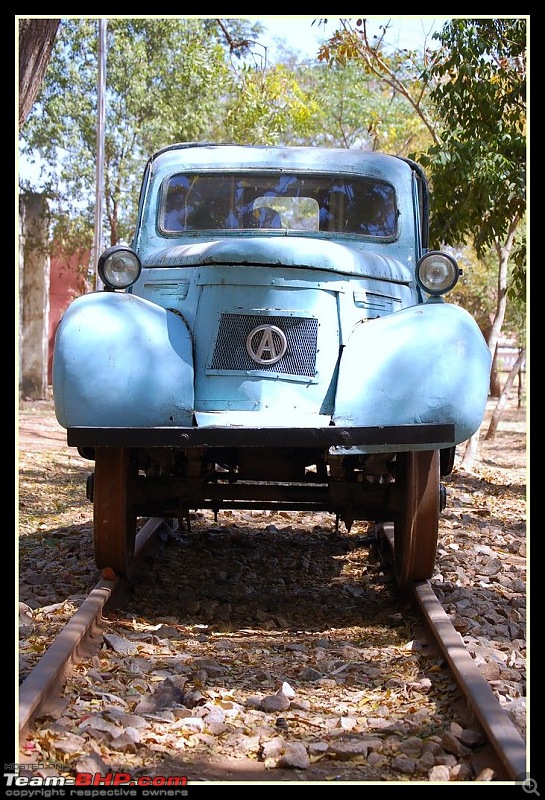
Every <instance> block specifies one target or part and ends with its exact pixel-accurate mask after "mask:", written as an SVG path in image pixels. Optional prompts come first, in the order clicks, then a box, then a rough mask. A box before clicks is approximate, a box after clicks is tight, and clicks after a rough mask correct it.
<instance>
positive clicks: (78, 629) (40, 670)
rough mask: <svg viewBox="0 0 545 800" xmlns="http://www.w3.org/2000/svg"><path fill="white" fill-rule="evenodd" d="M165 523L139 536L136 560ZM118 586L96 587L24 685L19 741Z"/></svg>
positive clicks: (155, 522) (152, 524)
mask: <svg viewBox="0 0 545 800" xmlns="http://www.w3.org/2000/svg"><path fill="white" fill-rule="evenodd" d="M163 523H164V519H163V518H162V517H161V518H160V517H154V518H152V519H150V520H148V521H147V522H146V523H145V524H144V525H143V526H142V528H141V529H140V531H139V532H138V534H137V536H136V541H135V560H137V559H139V558H142V556H143V555H144V554H145V553H146V552H147V550H148V548H149V546H150V544H151V541H152V539H153V537H154V536H155V534H156V532H157V531H158V530H159V528H160V527H161V526H162V525H163ZM119 585H120V579H119V578H117V577H115V578H113V579H112V580H107V579H105V578H103V579H101V580H100V581H99V582H98V583H97V585H96V586H95V588H94V589H92V590H91V592H90V593H89V595H88V596H87V597H86V598H85V600H84V602H83V603H82V604H81V606H80V607H79V608H78V610H77V611H76V612H75V614H74V615H73V616H72V617H71V618H70V620H69V621H68V622H67V623H66V625H65V626H64V627H63V628H62V630H61V632H60V633H59V635H58V636H57V637H56V638H55V640H54V641H53V642H52V644H51V645H50V647H48V649H47V650H46V651H45V653H44V654H43V656H42V657H41V658H40V660H39V661H38V663H37V664H36V666H35V667H34V668H33V669H32V671H31V672H30V673H29V675H28V676H27V677H26V678H25V680H24V681H23V683H22V684H21V686H20V688H19V703H18V712H19V736H20V737H21V736H22V735H23V734H24V732H25V731H26V730H27V728H28V726H29V725H30V723H31V721H32V719H34V718H35V717H37V716H38V714H39V713H40V712H42V711H43V710H44V708H45V707H46V706H47V701H48V697H49V696H50V695H51V693H52V692H53V691H54V689H55V687H56V686H57V685H58V684H59V683H60V682H61V681H62V679H63V678H64V677H65V676H66V671H67V669H68V666H69V664H70V662H71V661H72V659H74V658H75V657H76V656H77V652H78V648H80V647H81V645H82V643H83V641H84V640H85V638H86V637H88V636H90V635H91V634H92V633H93V631H94V630H95V629H96V628H98V620H99V618H100V615H101V613H102V610H103V609H104V606H105V605H106V603H107V602H108V600H109V599H110V597H111V595H112V594H113V592H114V591H115V589H116V588H117V587H118V586H119Z"/></svg>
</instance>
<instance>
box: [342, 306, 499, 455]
mask: <svg viewBox="0 0 545 800" xmlns="http://www.w3.org/2000/svg"><path fill="white" fill-rule="evenodd" d="M490 368H491V356H490V351H489V349H488V347H487V345H486V342H485V340H484V337H483V335H482V333H481V331H480V329H479V327H478V326H477V324H476V322H475V321H474V319H473V317H471V315H470V314H468V313H467V311H465V310H464V309H462V308H460V307H459V306H455V305H451V304H448V303H444V302H441V301H439V302H438V301H428V302H427V303H424V304H422V305H418V306H412V307H411V308H406V309H403V310H402V311H398V312H396V313H394V314H390V315H388V316H386V317H381V318H379V319H374V320H369V321H367V322H363V323H361V324H359V325H358V326H357V327H356V328H355V329H354V330H353V332H352V334H351V336H350V338H349V340H348V342H347V345H346V348H345V349H344V351H343V354H342V358H341V365H340V371H339V380H338V384H337V393H336V402H335V413H334V417H333V420H334V422H335V424H336V425H407V424H414V423H453V424H454V425H455V438H456V444H459V443H460V442H463V441H465V440H466V439H469V438H470V437H471V436H472V435H473V434H474V433H475V431H476V430H477V429H478V428H479V426H480V424H481V422H482V418H483V415H484V412H485V408H486V401H487V398H488V391H489V384H490Z"/></svg>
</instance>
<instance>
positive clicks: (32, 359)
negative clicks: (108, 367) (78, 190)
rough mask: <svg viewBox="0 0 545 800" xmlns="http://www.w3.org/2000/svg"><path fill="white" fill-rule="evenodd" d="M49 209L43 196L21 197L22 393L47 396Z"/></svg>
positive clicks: (20, 391)
mask: <svg viewBox="0 0 545 800" xmlns="http://www.w3.org/2000/svg"><path fill="white" fill-rule="evenodd" d="M48 212H49V209H48V206H47V200H46V199H45V197H44V195H42V194H35V193H30V192H29V193H25V194H22V195H21V196H20V198H19V226H20V230H19V234H20V238H19V242H20V244H19V393H20V396H21V397H24V398H25V399H29V400H45V399H46V397H47V358H48V336H49V274H50V261H49V252H48V246H49V213H48Z"/></svg>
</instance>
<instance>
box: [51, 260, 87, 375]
mask: <svg viewBox="0 0 545 800" xmlns="http://www.w3.org/2000/svg"><path fill="white" fill-rule="evenodd" d="M89 256H90V253H89V251H88V250H87V251H81V252H79V253H74V254H73V255H71V256H64V255H56V256H51V270H50V278H49V354H48V364H47V382H48V383H49V384H51V380H52V366H53V344H54V341H55V331H56V330H57V325H58V324H59V321H60V319H61V317H62V315H63V314H64V312H65V311H66V309H67V308H68V306H69V305H70V303H71V302H72V300H73V299H74V298H75V297H78V296H79V295H80V294H84V293H85V292H87V291H89V286H88V284H87V266H88V264H89Z"/></svg>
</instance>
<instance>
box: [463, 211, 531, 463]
mask: <svg viewBox="0 0 545 800" xmlns="http://www.w3.org/2000/svg"><path fill="white" fill-rule="evenodd" d="M519 222H520V220H519V217H518V216H516V217H514V218H513V219H512V220H511V223H510V225H509V230H508V232H507V236H506V239H505V243H504V245H503V246H502V245H501V243H500V242H499V241H498V240H496V242H495V247H496V252H497V254H498V296H497V301H496V314H495V316H494V320H493V322H492V328H491V329H490V334H489V336H488V341H487V344H488V349H489V350H490V354H491V356H492V359H494V355H495V353H496V347H497V344H498V340H499V338H500V334H501V329H502V326H503V320H504V319H505V310H506V308H507V267H508V263H509V256H510V254H511V250H512V248H513V243H514V240H515V234H516V232H517V227H518V224H519ZM480 431H481V429H480V428H479V429H478V430H477V431H476V432H475V433H474V434H473V436H472V437H471V439H468V440H467V444H466V449H465V452H464V456H463V458H462V463H461V465H460V466H461V468H462V469H464V470H466V471H467V472H471V470H472V469H473V462H474V461H475V457H476V455H477V451H478V449H479V437H480Z"/></svg>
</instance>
